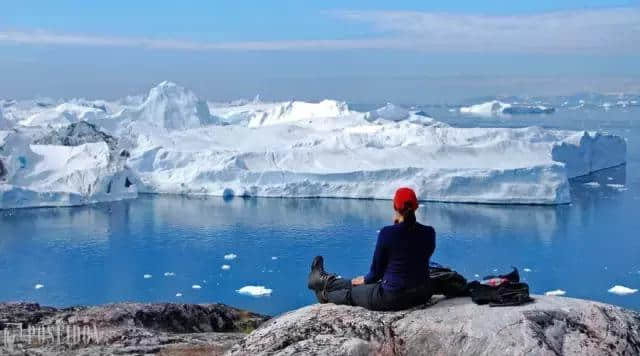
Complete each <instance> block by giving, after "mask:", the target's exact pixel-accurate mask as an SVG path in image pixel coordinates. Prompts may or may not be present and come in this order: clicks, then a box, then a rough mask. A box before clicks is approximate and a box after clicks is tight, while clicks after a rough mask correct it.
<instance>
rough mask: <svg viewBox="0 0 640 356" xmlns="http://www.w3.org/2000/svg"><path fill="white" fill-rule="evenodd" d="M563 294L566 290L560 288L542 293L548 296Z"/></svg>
mask: <svg viewBox="0 0 640 356" xmlns="http://www.w3.org/2000/svg"><path fill="white" fill-rule="evenodd" d="M565 294H567V292H565V291H563V290H562V289H556V290H550V291H548V292H545V293H544V295H548V296H563V295H565Z"/></svg>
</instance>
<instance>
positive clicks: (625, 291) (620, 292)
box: [608, 285, 638, 295]
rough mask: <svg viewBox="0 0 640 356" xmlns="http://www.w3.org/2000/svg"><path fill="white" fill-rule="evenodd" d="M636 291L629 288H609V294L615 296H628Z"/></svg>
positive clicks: (616, 286) (617, 286)
mask: <svg viewBox="0 0 640 356" xmlns="http://www.w3.org/2000/svg"><path fill="white" fill-rule="evenodd" d="M637 291H638V290H637V289H632V288H629V287H625V286H619V285H615V286H613V287H611V288H609V291H608V292H609V293H613V294H617V295H629V294H633V293H635V292H637Z"/></svg>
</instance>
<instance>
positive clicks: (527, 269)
mask: <svg viewBox="0 0 640 356" xmlns="http://www.w3.org/2000/svg"><path fill="white" fill-rule="evenodd" d="M522 270H523V271H525V272H531V268H524V269H522Z"/></svg>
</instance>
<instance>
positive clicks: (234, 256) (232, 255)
mask: <svg viewBox="0 0 640 356" xmlns="http://www.w3.org/2000/svg"><path fill="white" fill-rule="evenodd" d="M236 257H238V255H236V254H234V253H228V254H226V255H224V259H225V260H228V261H231V260H235V259H236Z"/></svg>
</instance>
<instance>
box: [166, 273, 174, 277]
mask: <svg viewBox="0 0 640 356" xmlns="http://www.w3.org/2000/svg"><path fill="white" fill-rule="evenodd" d="M175 275H176V274H175V273H173V272H165V273H164V276H165V277H173V276H175Z"/></svg>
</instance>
